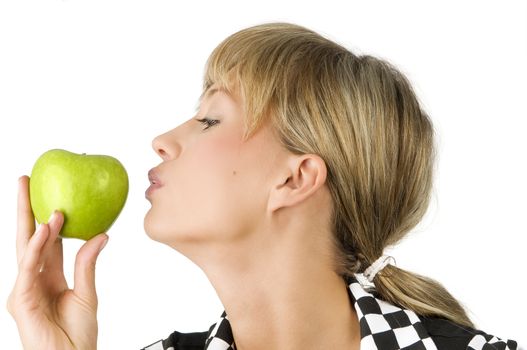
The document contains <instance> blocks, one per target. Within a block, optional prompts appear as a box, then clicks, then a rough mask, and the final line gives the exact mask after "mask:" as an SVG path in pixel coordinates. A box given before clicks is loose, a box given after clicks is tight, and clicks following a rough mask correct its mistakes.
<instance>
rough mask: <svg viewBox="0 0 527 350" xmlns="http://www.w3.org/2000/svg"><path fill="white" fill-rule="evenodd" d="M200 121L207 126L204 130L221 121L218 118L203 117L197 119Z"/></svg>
mask: <svg viewBox="0 0 527 350" xmlns="http://www.w3.org/2000/svg"><path fill="white" fill-rule="evenodd" d="M196 120H197V121H198V122H200V123H201V124H205V125H206V127H205V128H203V130H207V129H208V128H210V127H211V126H213V125H214V124H217V123H219V120H216V119H209V118H203V119H196Z"/></svg>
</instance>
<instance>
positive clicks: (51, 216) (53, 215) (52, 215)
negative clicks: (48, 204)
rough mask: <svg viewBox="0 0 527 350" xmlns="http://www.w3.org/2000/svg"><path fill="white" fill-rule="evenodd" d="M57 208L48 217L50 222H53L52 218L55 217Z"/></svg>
mask: <svg viewBox="0 0 527 350" xmlns="http://www.w3.org/2000/svg"><path fill="white" fill-rule="evenodd" d="M55 212H56V211H55V210H53V212H52V213H51V215H50V217H49V219H48V223H49V222H51V220H53V219H55Z"/></svg>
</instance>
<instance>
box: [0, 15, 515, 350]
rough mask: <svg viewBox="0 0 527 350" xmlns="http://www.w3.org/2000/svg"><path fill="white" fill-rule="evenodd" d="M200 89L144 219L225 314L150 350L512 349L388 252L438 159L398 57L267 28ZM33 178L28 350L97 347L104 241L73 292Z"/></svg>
mask: <svg viewBox="0 0 527 350" xmlns="http://www.w3.org/2000/svg"><path fill="white" fill-rule="evenodd" d="M203 88H204V89H203V94H202V96H201V98H200V105H199V108H198V112H197V115H196V116H195V117H193V118H191V119H189V120H188V121H186V122H185V123H183V124H181V125H180V126H178V127H177V128H175V129H173V130H170V131H168V132H167V133H165V134H162V135H160V136H158V137H156V138H155V139H154V141H153V148H154V150H155V151H156V152H157V154H159V156H160V157H161V158H162V160H163V161H162V163H161V164H160V165H159V166H158V167H156V168H154V169H152V170H151V171H150V173H149V178H150V181H151V182H152V184H153V186H152V187H151V188H152V189H151V190H149V191H148V192H147V198H148V199H149V200H150V201H151V204H152V207H151V209H150V210H149V212H148V213H147V214H146V216H145V221H144V224H145V225H144V227H145V231H146V232H147V234H148V235H149V237H151V238H152V239H154V240H156V241H159V242H162V243H164V244H167V245H169V246H170V247H172V248H174V249H175V250H177V251H179V252H180V253H182V254H184V255H185V256H186V257H188V258H189V259H191V260H192V261H193V262H194V263H196V264H197V265H198V266H199V267H200V268H201V269H202V270H203V271H204V272H205V274H206V275H207V277H208V278H209V280H210V282H211V283H212V285H213V287H214V288H215V290H216V292H217V293H218V296H219V297H220V300H221V301H222V304H223V305H224V307H225V311H224V312H223V313H222V315H221V316H220V318H219V319H218V321H217V322H216V323H214V324H213V325H212V326H211V327H210V328H209V329H208V330H207V331H203V332H196V333H180V332H177V331H176V332H174V333H172V334H171V335H169V336H168V337H167V338H166V339H164V340H161V341H158V342H156V343H153V344H151V345H149V346H146V347H145V349H208V350H212V349H214V350H217V349H239V350H257V349H359V348H360V349H381V350H383V349H487V348H493V349H494V348H496V349H517V344H516V342H514V341H512V340H505V339H499V338H497V337H493V336H491V335H488V334H486V333H484V332H482V331H479V330H476V329H475V326H474V325H473V323H472V322H471V320H470V319H469V317H468V316H467V314H466V313H465V311H464V309H463V307H462V306H461V305H460V303H459V302H458V301H457V300H456V299H455V298H454V297H452V296H451V295H450V294H449V293H448V292H447V291H446V290H445V289H444V288H443V287H442V286H441V285H440V284H439V283H438V282H436V281H434V280H432V279H429V278H427V277H424V276H420V275H416V274H413V273H410V272H408V271H405V270H403V269H401V268H399V267H396V266H394V265H393V264H390V262H391V259H390V257H387V256H384V255H383V251H384V249H385V248H386V247H387V246H390V245H393V244H395V243H397V242H398V241H399V240H400V239H401V238H403V237H404V236H405V234H407V233H408V232H409V231H410V230H411V229H412V228H413V227H414V226H415V225H416V224H417V223H418V222H419V221H420V220H421V218H422V216H423V215H424V214H425V212H426V210H427V207H428V203H429V198H430V193H431V189H432V178H433V166H434V156H435V154H434V152H435V151H434V138H433V135H434V131H433V126H432V123H431V121H430V119H429V117H428V116H427V114H426V113H425V112H424V111H423V110H422V109H421V108H420V105H419V103H418V100H417V97H416V95H415V94H414V92H413V90H412V88H411V86H410V84H409V82H408V80H407V79H406V78H405V77H404V76H403V75H402V74H401V73H400V72H399V71H398V70H397V69H396V68H395V67H394V66H392V65H391V64H389V63H388V62H386V61H383V60H380V59H377V58H374V57H371V56H367V55H363V56H357V55H354V54H353V53H351V52H350V51H348V50H347V49H345V48H344V47H342V46H340V45H338V44H337V43H335V42H332V41H330V40H328V39H326V38H323V37H322V36H320V35H319V34H317V33H315V32H313V31H311V30H309V29H307V28H304V27H301V26H298V25H293V24H288V23H269V24H263V25H259V26H254V27H251V28H247V29H245V30H242V31H240V32H237V33H235V34H233V35H231V36H230V37H228V38H227V39H226V40H224V41H223V42H222V43H221V44H220V45H219V46H218V47H217V48H216V49H215V50H214V51H213V52H212V54H211V56H210V57H209V60H208V62H207V66H206V72H205V77H204V86H203ZM28 181H29V178H28V177H27V176H24V177H22V178H21V180H20V188H19V226H18V240H17V250H18V257H19V266H20V271H19V275H18V279H17V281H16V284H15V286H14V288H13V291H12V293H11V295H10V297H9V301H8V308H9V310H10V312H11V314H12V315H13V317H14V319H15V320H16V322H17V325H18V329H19V332H20V336H21V339H22V343H23V344H24V346H25V348H27V349H41V348H43V349H72V348H79V349H95V348H96V343H97V341H96V340H97V319H96V311H97V295H96V290H95V275H94V274H95V262H96V259H97V256H98V254H99V252H100V251H101V249H102V248H103V247H104V245H105V244H106V242H107V239H108V237H107V236H106V234H104V233H102V234H100V235H98V236H96V237H94V238H93V239H91V240H90V241H88V242H86V244H85V245H84V246H82V247H81V249H80V250H79V252H78V254H77V259H76V263H75V281H74V282H75V283H74V288H73V289H68V287H67V285H66V282H65V280H64V275H63V267H62V244H61V240H60V239H57V235H58V232H59V230H60V228H61V226H62V223H63V216H62V214H61V213H60V212H58V211H57V212H55V215H54V216H53V217H52V218H51V219H50V221H49V222H48V224H43V225H41V226H40V227H39V228H38V229H37V230H36V232H35V228H34V217H33V214H32V211H31V207H30V204H29V200H28ZM197 211H199V213H202V215H200V220H199V221H196V220H190V219H189V218H193V217H195V216H193V215H195V214H194V213H196V212H197ZM33 232H35V233H34V234H33ZM361 276H364V278H363V279H361Z"/></svg>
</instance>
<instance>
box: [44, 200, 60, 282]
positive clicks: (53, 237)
mask: <svg viewBox="0 0 527 350" xmlns="http://www.w3.org/2000/svg"><path fill="white" fill-rule="evenodd" d="M63 224H64V215H63V214H62V213H61V212H60V211H58V210H55V211H53V213H52V214H51V216H50V218H49V220H48V225H49V235H50V236H49V239H48V241H47V242H46V245H45V246H44V270H45V271H49V272H53V273H55V272H56V273H59V274H62V275H63V274H64V269H63V255H62V238H61V237H59V232H60V230H61V228H62V225H63Z"/></svg>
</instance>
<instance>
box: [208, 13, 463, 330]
mask: <svg viewBox="0 0 527 350" xmlns="http://www.w3.org/2000/svg"><path fill="white" fill-rule="evenodd" d="M212 84H217V85H218V86H220V87H222V88H225V89H227V90H228V91H230V92H233V91H234V89H239V95H240V96H242V98H243V108H244V113H245V116H246V119H245V123H246V124H245V133H244V139H247V138H249V137H250V136H251V135H252V134H253V133H254V132H256V130H258V129H259V128H260V127H261V126H262V125H263V123H264V122H266V121H269V122H271V123H272V125H273V130H275V131H276V133H277V135H278V138H279V141H280V142H281V143H282V144H283V146H284V147H285V148H286V149H287V150H289V151H290V152H292V153H294V154H307V153H314V154H317V155H319V156H320V157H322V159H324V161H325V163H326V167H327V179H326V181H327V185H328V188H329V190H330V192H331V196H332V204H333V205H332V215H331V218H332V220H331V224H332V227H331V232H332V233H333V236H332V238H333V243H334V247H335V266H336V270H337V271H336V272H337V273H339V274H340V275H341V276H342V277H343V278H345V279H347V278H349V277H350V276H353V275H354V274H356V273H361V272H364V270H365V269H366V268H367V267H368V266H369V265H370V264H371V263H373V262H374V261H375V260H376V259H377V258H378V257H379V256H381V255H382V254H383V251H384V249H385V247H387V246H391V245H394V244H396V243H397V242H398V241H399V240H401V238H403V237H404V236H405V235H406V234H407V233H408V232H409V231H410V230H411V229H412V228H413V227H414V226H415V225H416V224H417V223H419V221H420V220H421V218H422V217H423V215H424V214H425V212H426V210H427V207H428V204H429V199H430V194H431V189H432V178H433V169H434V159H435V154H436V153H435V147H434V130H433V126H432V122H431V121H430V119H429V117H428V115H427V113H425V111H423V109H422V108H421V107H420V105H419V102H418V99H417V97H416V95H415V93H414V91H413V89H412V87H411V85H410V83H409V81H408V80H407V78H406V77H405V76H404V75H403V74H402V73H401V72H400V71H399V70H398V69H397V68H395V67H394V66H393V65H392V64H390V63H389V62H387V61H385V60H382V59H379V58H376V57H373V56H370V55H360V56H358V55H355V54H353V53H352V52H350V51H349V50H347V49H346V48H344V47H343V46H341V45H339V44H337V43H335V42H334V41H331V40H329V39H327V38H324V37H323V36H321V35H320V34H318V33H316V32H314V31H312V30H309V29H307V28H305V27H302V26H299V25H296V24H290V23H266V24H261V25H257V26H253V27H250V28H246V29H244V30H241V31H239V32H237V33H234V34H232V35H230V36H229V37H227V38H226V39H225V40H224V41H223V42H221V43H220V44H219V45H218V46H217V47H216V48H215V49H214V51H213V52H212V54H211V55H210V57H209V59H208V60H207V64H206V67H205V76H204V81H203V90H204V91H206V90H207V89H208V88H209V87H210V86H211V85H212ZM373 283H374V285H375V289H376V291H377V293H378V294H379V296H380V297H381V298H382V299H384V300H386V301H388V302H391V303H392V304H395V305H399V306H401V307H404V308H407V309H410V310H413V311H414V312H416V313H417V314H420V315H423V316H438V317H442V318H446V319H449V320H451V321H453V322H456V323H458V324H460V325H464V326H470V327H473V324H472V322H471V320H470V319H469V317H468V316H467V314H466V312H465V310H464V309H463V307H462V306H461V304H460V303H459V302H458V301H457V300H456V299H455V298H454V297H453V296H452V295H451V294H450V293H449V292H448V291H447V290H446V289H445V288H444V287H443V286H442V285H441V284H440V283H438V282H437V281H435V280H432V279H430V278H428V277H424V276H421V275H417V274H414V273H411V272H408V271H405V270H403V269H401V268H399V267H396V266H393V265H388V266H386V267H385V268H384V269H383V270H382V271H381V272H380V273H378V274H377V275H376V276H375V278H374V280H373Z"/></svg>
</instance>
